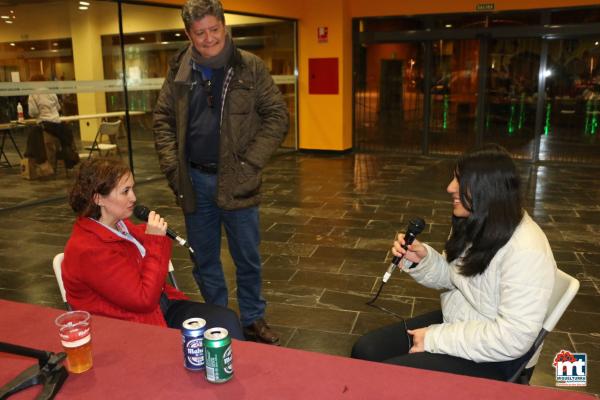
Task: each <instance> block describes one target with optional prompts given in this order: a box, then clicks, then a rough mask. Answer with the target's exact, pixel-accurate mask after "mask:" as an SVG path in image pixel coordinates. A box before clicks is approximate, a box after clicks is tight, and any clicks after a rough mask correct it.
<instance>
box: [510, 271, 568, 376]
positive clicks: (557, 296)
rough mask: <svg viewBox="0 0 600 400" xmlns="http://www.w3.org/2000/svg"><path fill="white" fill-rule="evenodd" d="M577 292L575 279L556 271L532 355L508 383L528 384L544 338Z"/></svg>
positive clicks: (532, 348)
mask: <svg viewBox="0 0 600 400" xmlns="http://www.w3.org/2000/svg"><path fill="white" fill-rule="evenodd" d="M578 290H579V281H578V280H577V279H575V278H573V277H572V276H570V275H568V274H566V273H564V272H563V271H561V270H559V269H557V270H556V277H555V281H554V288H553V289H552V294H551V295H550V304H549V305H548V312H547V313H546V318H544V323H543V324H542V330H541V331H540V333H539V334H538V336H537V338H536V339H535V341H534V342H533V346H531V349H530V350H529V351H531V352H532V353H533V355H532V356H531V358H530V359H529V360H527V361H526V362H524V363H523V365H521V367H520V368H519V369H518V370H517V372H515V374H514V375H513V376H512V377H511V378H510V379H509V380H508V381H509V382H514V383H520V384H523V385H528V384H529V380H530V379H531V375H533V369H534V368H535V365H536V363H537V360H538V357H539V355H540V353H541V351H542V344H543V342H544V338H545V337H546V336H547V335H548V333H550V332H551V331H552V330H553V329H554V327H555V326H556V324H557V323H558V321H559V320H560V318H561V317H562V315H563V314H564V312H565V310H566V309H567V307H568V306H569V304H570V303H571V301H572V300H573V298H574V297H575V295H576V294H577V291H578Z"/></svg>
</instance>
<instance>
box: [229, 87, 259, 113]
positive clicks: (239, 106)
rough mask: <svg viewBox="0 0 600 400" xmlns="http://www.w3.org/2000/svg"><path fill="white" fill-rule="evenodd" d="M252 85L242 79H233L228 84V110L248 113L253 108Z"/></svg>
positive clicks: (253, 92)
mask: <svg viewBox="0 0 600 400" xmlns="http://www.w3.org/2000/svg"><path fill="white" fill-rule="evenodd" d="M255 93H256V91H255V89H254V86H252V85H249V84H247V83H246V82H245V81H243V80H234V81H232V82H231V84H230V86H229V94H228V95H227V96H228V99H229V112H230V113H231V114H248V113H250V111H252V109H253V108H254V95H255Z"/></svg>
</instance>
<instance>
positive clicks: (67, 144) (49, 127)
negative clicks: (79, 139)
mask: <svg viewBox="0 0 600 400" xmlns="http://www.w3.org/2000/svg"><path fill="white" fill-rule="evenodd" d="M42 127H43V128H44V130H45V131H46V132H48V133H49V134H51V135H52V136H54V137H56V138H57V139H58V141H59V142H60V147H61V152H62V157H59V158H62V159H64V160H65V166H66V168H68V169H70V168H73V167H74V166H75V165H77V163H79V154H78V153H77V152H76V151H75V140H74V139H73V132H71V128H70V127H69V126H68V125H66V124H63V123H56V122H50V121H42Z"/></svg>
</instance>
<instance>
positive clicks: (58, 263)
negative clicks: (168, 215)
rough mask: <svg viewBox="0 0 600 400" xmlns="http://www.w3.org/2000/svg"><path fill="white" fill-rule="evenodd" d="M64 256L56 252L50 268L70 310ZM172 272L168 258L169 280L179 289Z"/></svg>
mask: <svg viewBox="0 0 600 400" xmlns="http://www.w3.org/2000/svg"><path fill="white" fill-rule="evenodd" d="M64 258H65V253H58V254H57V255H56V256H54V260H52V268H53V269H54V276H55V277H56V282H57V283H58V288H59V289H60V295H61V297H62V300H63V302H64V303H65V307H67V310H69V311H71V310H72V309H71V305H70V304H69V303H68V302H67V291H66V290H65V285H64V284H63V280H62V262H63V259H64ZM174 272H175V269H174V268H173V263H172V262H171V260H169V280H170V281H171V285H173V286H174V287H175V288H176V289H177V290H179V286H177V281H176V280H175V274H174Z"/></svg>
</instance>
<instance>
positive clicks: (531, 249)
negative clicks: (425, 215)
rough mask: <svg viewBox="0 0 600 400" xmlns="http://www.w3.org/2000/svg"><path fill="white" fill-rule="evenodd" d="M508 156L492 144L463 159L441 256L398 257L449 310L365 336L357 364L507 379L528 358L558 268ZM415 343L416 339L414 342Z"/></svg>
mask: <svg viewBox="0 0 600 400" xmlns="http://www.w3.org/2000/svg"><path fill="white" fill-rule="evenodd" d="M519 185H520V182H519V175H518V172H517V169H516V167H515V165H514V163H513V161H512V160H511V158H510V156H509V154H508V153H507V152H506V150H504V149H503V148H502V147H500V146H498V145H493V144H490V145H486V146H484V147H483V148H481V149H479V150H476V151H474V152H472V153H469V154H466V155H464V156H463V157H462V158H461V159H460V160H459V161H458V163H457V165H456V167H455V169H454V177H453V179H452V181H451V182H450V184H449V185H448V188H447V191H448V193H449V194H450V196H451V198H452V206H453V216H452V231H451V234H450V237H449V239H448V241H447V242H446V246H445V253H444V254H440V253H438V252H437V251H436V250H434V249H433V248H431V247H430V246H429V245H427V244H425V243H421V242H419V241H417V240H415V241H414V242H413V243H412V245H409V246H408V250H405V249H404V248H402V245H404V243H405V242H404V235H403V234H400V235H398V238H397V240H396V241H395V242H394V247H393V248H392V253H393V254H394V255H396V256H399V255H404V260H405V261H406V260H408V261H410V262H414V263H418V265H417V266H416V267H415V268H413V269H407V268H406V266H405V268H404V270H405V271H406V272H407V273H408V274H410V275H411V276H412V277H413V278H414V279H415V280H416V281H417V282H419V283H420V284H422V285H425V286H427V287H430V288H434V289H446V290H447V291H446V292H444V293H442V295H441V303H442V309H441V311H434V312H431V313H428V314H424V315H421V316H418V317H415V318H412V319H409V320H407V321H406V322H404V321H403V322H400V323H397V324H394V325H390V326H386V327H383V328H380V329H378V330H375V331H373V332H370V333H368V334H366V335H365V336H363V337H361V338H360V339H359V340H358V341H357V342H356V344H355V345H354V348H353V349H352V357H354V358H360V359H365V360H371V361H380V362H385V363H391V364H398V365H405V366H409V367H414V368H422V369H431V370H437V371H445V372H452V373H456V374H462V375H471V376H478V377H483V378H490V379H497V380H507V379H509V378H510V377H511V376H512V375H513V374H514V373H515V372H516V371H517V369H518V368H519V367H520V365H521V364H522V363H523V362H526V361H527V360H529V358H530V357H531V356H532V354H529V353H530V352H529V350H530V348H531V346H532V345H533V342H534V340H535V338H536V336H537V335H538V333H539V331H540V329H541V328H542V323H543V321H544V317H545V315H546V311H547V310H548V303H549V299H550V294H551V292H552V288H553V286H554V279H555V278H554V277H555V273H556V262H555V261H554V257H553V255H552V251H551V249H550V245H549V244H548V240H547V239H546V236H545V235H544V233H543V232H542V230H541V229H540V227H539V226H538V225H537V224H536V223H535V222H534V221H533V220H532V219H531V218H530V217H529V215H528V214H527V212H525V211H524V210H523V209H522V208H521V195H520V191H519ZM411 339H412V340H411Z"/></svg>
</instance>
